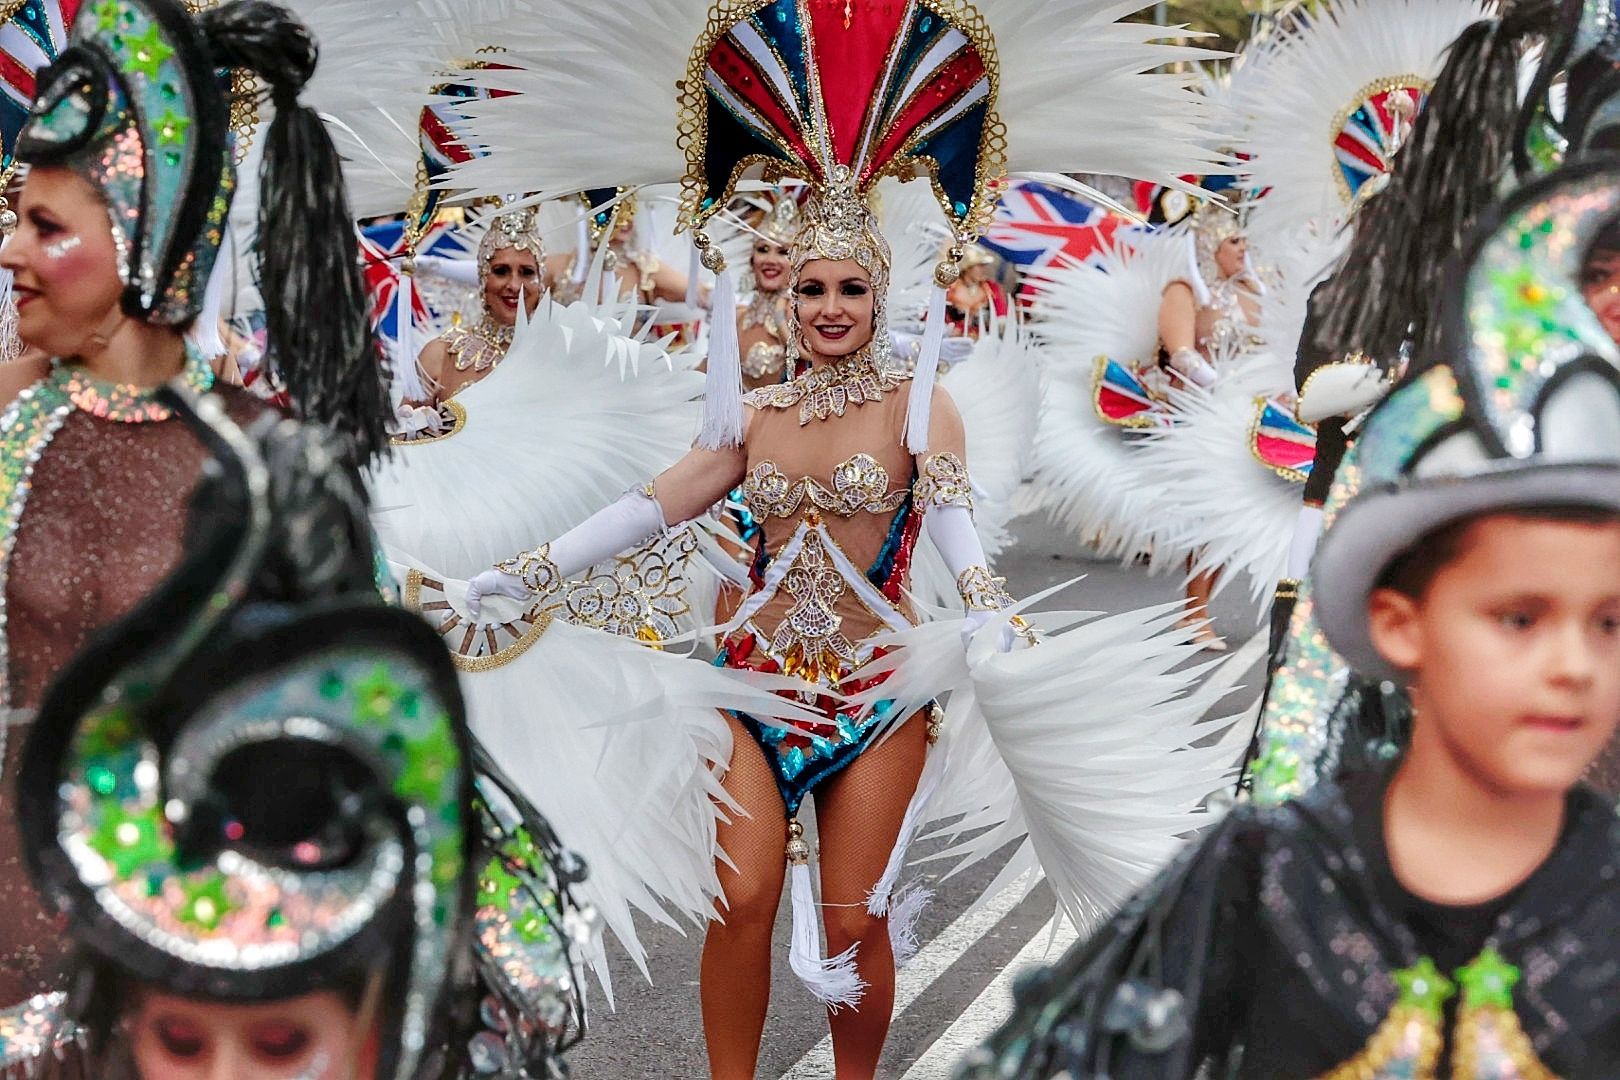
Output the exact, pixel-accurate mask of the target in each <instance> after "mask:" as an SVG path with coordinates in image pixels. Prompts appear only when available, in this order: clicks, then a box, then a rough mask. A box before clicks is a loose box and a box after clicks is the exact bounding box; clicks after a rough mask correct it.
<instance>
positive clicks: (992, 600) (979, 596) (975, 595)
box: [956, 566, 1013, 611]
mask: <svg viewBox="0 0 1620 1080" xmlns="http://www.w3.org/2000/svg"><path fill="white" fill-rule="evenodd" d="M956 591H957V592H958V593H960V594H961V596H962V603H963V605H964V606H965V607H966V608H967V609H968V610H969V611H1000V610H1001V609H1002V608H1004V607H1010V606H1011V605H1012V602H1013V598H1012V596H1011V595H1010V594H1009V593H1008V592H1007V579H1006V578H998V577H995V576H993V575H992V574H991V573H990V571H989V570H987V569H985V568H984V567H982V566H970V567H968V568H967V569H966V570H964V571H962V572H961V573H960V574H958V575H957V576H956Z"/></svg>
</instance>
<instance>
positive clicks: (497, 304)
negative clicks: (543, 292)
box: [484, 248, 540, 326]
mask: <svg viewBox="0 0 1620 1080" xmlns="http://www.w3.org/2000/svg"><path fill="white" fill-rule="evenodd" d="M520 296H522V297H524V298H525V301H526V305H527V307H528V313H529V314H530V315H533V314H534V309H535V308H537V307H539V306H540V264H539V263H538V262H536V261H535V258H534V256H533V255H531V254H530V253H529V252H527V251H519V250H518V249H517V248H501V249H499V250H498V251H496V252H495V254H493V255H491V256H490V258H489V271H488V272H487V273H486V274H485V275H484V306H485V307H487V308H489V312H490V315H491V316H493V317H494V319H495V321H496V322H497V323H499V324H500V325H502V326H511V325H513V324H514V323H516V322H517V306H518V297H520Z"/></svg>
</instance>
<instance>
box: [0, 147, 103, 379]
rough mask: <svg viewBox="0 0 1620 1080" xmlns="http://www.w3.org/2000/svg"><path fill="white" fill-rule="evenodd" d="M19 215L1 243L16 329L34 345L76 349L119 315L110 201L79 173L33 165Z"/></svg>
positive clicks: (67, 352) (60, 352) (0, 260)
mask: <svg viewBox="0 0 1620 1080" xmlns="http://www.w3.org/2000/svg"><path fill="white" fill-rule="evenodd" d="M17 216H18V224H17V231H16V232H15V233H14V234H13V235H12V236H11V237H10V239H8V240H7V241H6V242H5V245H4V247H0V266H3V267H5V268H6V269H8V270H10V271H11V272H12V273H13V274H14V275H16V276H15V281H14V283H13V286H12V289H13V294H12V295H13V296H14V297H15V299H16V303H17V332H18V334H19V335H20V336H21V338H22V340H23V343H24V344H26V345H28V346H30V347H32V348H36V349H39V350H41V351H43V352H45V353H47V354H49V355H51V356H73V355H75V354H76V353H77V352H78V350H79V349H80V348H81V347H82V346H83V345H84V342H85V339H86V338H88V337H89V336H90V335H91V334H92V333H95V332H97V331H98V330H103V329H104V328H106V326H107V324H108V322H109V320H116V317H117V316H118V314H119V309H118V302H119V297H120V296H121V295H122V293H123V291H124V283H123V281H122V280H120V279H119V276H118V250H117V247H116V246H115V245H114V243H113V234H112V226H111V224H110V223H109V221H108V218H107V204H106V203H105V202H104V201H102V198H101V195H100V193H98V192H97V191H96V189H95V188H93V187H91V186H90V184H89V182H88V181H86V180H84V179H83V178H82V177H80V176H79V175H78V174H77V173H74V172H73V171H71V170H69V169H63V168H36V169H34V170H32V171H31V172H30V173H29V176H28V183H27V184H26V185H25V186H24V187H23V192H22V198H21V200H20V201H19V203H18V206H17Z"/></svg>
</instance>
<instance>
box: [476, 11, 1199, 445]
mask: <svg viewBox="0 0 1620 1080" xmlns="http://www.w3.org/2000/svg"><path fill="white" fill-rule="evenodd" d="M1135 6H1145V5H1136V4H1132V3H1126V4H1123V5H1121V4H1119V3H1115V2H1112V0H997V2H994V3H988V2H987V3H983V4H980V5H978V6H975V5H972V4H969V3H966V2H965V0H901V2H895V3H877V2H873V0H850V2H849V3H847V4H846V3H841V2H840V3H830V2H826V0H726V2H723V3H720V4H718V5H716V6H714V7H713V8H711V9H709V10H708V12H707V17H704V12H703V11H702V10H701V9H700V8H696V7H694V6H693V5H691V4H689V3H680V2H678V0H651V2H648V0H558V2H556V3H554V4H552V5H551V6H549V7H548V8H547V18H546V21H545V25H544V27H543V28H536V29H533V30H529V29H526V28H524V27H512V28H511V32H509V33H503V38H502V40H503V44H504V46H505V48H506V50H507V51H506V53H505V54H504V56H503V59H504V60H505V62H507V63H510V64H512V65H513V66H514V67H517V68H520V69H522V70H521V71H518V72H510V73H508V72H502V73H501V78H500V80H499V83H500V85H502V86H504V87H506V88H509V89H512V90H516V91H519V92H520V93H522V94H523V96H524V105H523V107H522V108H521V109H517V108H514V107H513V106H514V103H513V102H512V101H496V100H489V101H478V102H470V103H469V104H468V105H467V106H466V112H467V115H468V117H469V124H468V130H469V132H470V133H471V134H472V135H473V137H475V138H477V139H478V140H479V141H480V142H482V143H484V144H487V145H490V146H495V147H498V148H499V152H498V153H496V154H494V155H492V156H491V157H489V158H485V159H482V160H479V161H474V162H467V163H465V164H463V165H461V166H458V167H457V168H456V169H454V170H452V173H451V176H450V177H449V178H448V180H447V182H448V183H453V184H455V185H457V186H460V187H464V188H467V189H470V190H471V191H472V192H473V193H474V194H499V193H500V192H502V191H509V190H520V189H524V188H535V189H538V190H540V191H543V192H545V193H546V194H547V195H553V196H556V195H563V194H567V193H569V192H573V191H579V190H582V189H585V188H589V187H598V186H603V185H609V184H612V185H621V184H625V185H640V184H651V183H661V182H668V181H670V180H672V179H675V178H684V185H683V191H684V195H685V200H686V203H685V206H686V220H685V222H684V224H685V225H686V226H687V227H689V228H692V229H693V230H694V231H695V232H696V233H698V236H697V238H696V240H697V242H698V243H699V244H700V245H701V244H703V243H704V240H705V235H704V233H703V227H704V225H705V224H706V223H707V222H708V220H709V219H710V217H711V216H712V215H714V214H715V213H717V212H719V211H720V210H721V209H722V208H724V206H725V205H726V203H727V201H728V198H729V196H730V195H731V194H732V193H733V192H734V191H735V189H736V185H737V184H738V182H739V181H741V180H742V179H744V178H745V177H748V176H752V175H754V174H761V175H763V176H764V178H765V179H766V180H767V181H768V180H770V179H772V178H773V176H788V175H791V176H797V177H800V178H803V179H804V180H806V181H808V182H809V183H811V184H812V185H813V186H815V187H816V188H817V189H818V198H817V200H816V201H817V203H818V208H817V210H816V211H815V213H814V214H811V213H810V212H809V210H810V208H809V207H806V211H807V217H814V218H815V219H816V220H817V221H818V222H819V226H818V228H817V232H818V233H819V235H820V236H821V238H822V240H823V241H825V242H826V243H827V244H830V245H831V246H830V247H828V250H844V249H845V247H846V246H849V248H850V250H856V249H858V248H859V247H860V246H861V237H863V236H865V237H868V238H870V237H871V236H873V235H875V233H874V231H873V230H870V229H869V228H868V222H867V220H866V216H865V215H866V209H865V206H864V204H862V203H861V202H860V200H861V198H862V197H863V196H864V195H866V194H867V193H869V192H870V191H871V189H872V186H873V185H874V184H876V182H877V181H878V180H879V179H880V178H881V177H882V176H885V175H898V176H901V177H903V178H912V177H926V178H927V180H928V182H929V183H930V184H931V186H932V187H933V190H934V192H935V195H936V196H937V198H938V201H939V204H940V208H941V209H942V210H943V211H944V213H945V216H946V218H947V220H948V221H949V222H950V224H951V229H952V232H953V233H954V234H955V236H956V239H957V243H958V244H961V243H966V242H968V241H971V240H972V239H973V238H974V237H975V236H976V235H977V233H978V231H979V230H980V229H981V228H983V227H984V225H985V224H986V223H987V221H988V217H989V214H990V212H991V209H992V207H993V206H994V203H995V199H996V195H997V194H998V192H999V190H1000V182H1001V178H1002V177H1003V175H1005V172H1006V170H1008V169H1013V170H1017V171H1021V172H1041V173H1045V172H1057V171H1076V172H1100V173H1117V174H1121V175H1130V176H1138V177H1143V178H1148V179H1154V180H1160V181H1163V182H1166V183H1172V184H1181V183H1182V182H1181V181H1180V180H1178V179H1177V178H1178V177H1179V176H1180V175H1181V174H1183V173H1187V172H1199V173H1202V172H1206V171H1210V170H1209V166H1211V165H1212V164H1213V163H1214V160H1215V157H1216V155H1214V154H1213V153H1211V152H1210V151H1209V150H1208V149H1207V148H1208V146H1209V145H1210V144H1211V142H1212V141H1215V140H1212V139H1211V138H1210V136H1209V134H1208V133H1207V132H1206V131H1205V129H1204V125H1205V123H1206V112H1205V109H1204V107H1203V106H1202V104H1201V103H1200V102H1199V101H1198V100H1197V99H1196V97H1195V96H1194V95H1192V94H1191V93H1190V92H1189V91H1188V84H1189V77H1188V76H1185V75H1178V74H1166V73H1162V72H1157V71H1156V70H1155V69H1159V68H1160V67H1161V66H1162V65H1167V64H1170V63H1173V62H1176V61H1180V60H1188V59H1196V58H1199V57H1201V56H1204V55H1206V54H1205V53H1204V52H1203V51H1202V50H1198V49H1188V48H1180V47H1174V46H1166V45H1160V44H1156V43H1155V40H1154V39H1155V35H1156V34H1157V33H1158V31H1157V30H1155V28H1154V27H1152V26H1148V25H1141V24H1129V23H1117V22H1116V20H1117V19H1118V18H1119V17H1120V16H1121V15H1123V14H1125V13H1126V11H1128V10H1129V9H1131V8H1133V7H1135ZM694 40H695V41H696V42H697V46H696V48H693V49H690V50H688V49H686V48H685V47H684V46H683V45H681V44H680V43H684V42H692V41H694ZM672 46H674V47H672ZM675 47H679V51H678V52H677V51H676V48H675ZM823 72H826V73H829V77H828V78H825V79H824V78H823V77H822V73H823ZM834 72H836V77H835V78H834V77H831V76H830V73H834ZM473 77H474V79H475V80H476V81H480V82H482V83H485V84H487V85H492V86H493V85H496V82H495V81H494V80H493V79H492V78H491V77H490V76H487V75H480V74H479V73H474V75H473ZM605 80H611V82H612V86H613V92H612V93H611V94H607V95H603V94H602V93H601V92H600V88H601V86H602V85H603V83H604V81H605ZM671 85H678V86H679V93H678V98H677V100H675V101H672V100H671V97H670V95H669V90H668V87H669V86H671ZM1125 102H1128V103H1129V107H1128V108H1122V107H1121V104H1122V103H1125ZM602 130H611V131H613V132H614V138H612V139H602V138H600V132H601V131H602ZM672 131H675V132H677V133H678V137H677V138H676V139H674V140H672V139H671V137H670V133H671V132H672ZM660 147H663V148H665V149H664V150H663V151H660V149H659V148H660ZM525 150H530V151H532V152H529V153H525V152H522V151H525ZM1183 186H1185V185H1183ZM818 242H819V241H818ZM871 246H872V249H873V250H874V251H876V250H878V249H877V247H876V245H875V244H873V245H871ZM709 250H710V251H711V252H712V254H709V255H708V256H707V257H708V260H709V265H710V267H711V268H713V267H714V266H717V265H719V263H720V258H721V257H720V256H719V254H718V251H717V250H715V249H714V248H713V245H709ZM946 266H947V269H944V270H942V273H941V276H942V277H945V278H948V277H949V276H950V274H951V273H953V272H954V271H955V263H954V259H950V260H947V264H946ZM729 278H730V275H729V274H721V275H720V280H719V283H718V286H717V289H716V293H715V307H716V310H724V309H725V304H726V301H727V300H728V299H729V298H730V296H729V294H730V293H731V291H732V289H733V287H732V286H731V285H730V282H729ZM940 293H941V295H940V296H939V297H938V298H936V301H937V302H936V304H934V305H931V306H937V308H938V312H939V318H938V319H937V320H931V324H932V325H934V326H936V327H937V328H938V329H937V331H936V336H937V335H939V334H942V333H943V310H944V303H943V295H942V293H943V287H941V289H940ZM728 322H729V320H727V319H719V320H716V321H715V325H714V328H713V331H712V334H713V336H712V338H711V355H710V360H709V373H710V389H711V391H712V393H711V394H710V395H709V401H708V405H709V408H708V409H707V410H706V414H705V422H704V428H703V435H702V440H701V441H702V442H703V443H704V444H705V445H711V446H717V445H723V444H725V443H728V442H735V441H736V440H737V439H738V438H739V437H740V433H741V400H740V399H741V383H740V375H739V374H738V370H739V368H738V366H737V358H736V357H735V355H734V354H735V353H736V351H737V350H736V343H735V341H734V340H733V339H734V337H735V334H734V332H731V331H728V330H727V329H726V325H725V324H727V323H728ZM934 367H935V365H933V364H929V363H926V362H919V363H918V365H917V371H918V374H919V376H921V377H922V378H923V379H925V380H926V378H928V376H927V375H926V374H924V373H925V372H931V371H932V370H933V368H934ZM927 391H928V388H927V387H925V386H918V387H914V388H913V392H912V396H911V400H912V402H913V405H914V406H918V407H920V408H922V409H926V407H927V404H928V402H929V400H930V398H931V395H930V393H928V392H927ZM920 419H923V420H925V418H919V417H918V416H917V415H915V409H914V412H913V415H911V416H910V417H908V444H909V445H911V446H917V445H921V443H922V441H923V440H925V439H926V436H927V431H926V423H925V422H921V423H919V420H920Z"/></svg>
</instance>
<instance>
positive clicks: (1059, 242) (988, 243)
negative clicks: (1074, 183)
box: [979, 180, 1129, 274]
mask: <svg viewBox="0 0 1620 1080" xmlns="http://www.w3.org/2000/svg"><path fill="white" fill-rule="evenodd" d="M1127 224H1129V221H1128V220H1127V219H1126V218H1123V217H1120V216H1119V215H1118V214H1115V213H1111V212H1110V211H1108V210H1105V209H1103V208H1102V207H1100V206H1095V205H1093V204H1091V203H1089V202H1087V201H1086V200H1085V199H1082V198H1080V197H1079V196H1078V195H1075V194H1073V193H1071V192H1068V191H1064V190H1063V189H1062V188H1057V187H1053V186H1052V185H1051V184H1042V183H1038V182H1036V181H1033V180H1020V181H1015V182H1014V183H1013V185H1012V187H1011V188H1010V189H1009V190H1008V191H1007V193H1006V194H1005V195H1003V196H1002V197H1001V201H1000V202H998V203H997V204H996V212H995V216H994V217H993V218H992V219H991V222H990V228H988V229H986V230H985V233H984V236H983V237H981V238H980V240H979V242H980V243H981V244H983V245H984V246H985V247H987V248H989V249H990V250H991V251H994V252H995V253H996V254H997V255H1000V256H1001V257H1002V258H1003V259H1006V260H1007V261H1008V262H1010V263H1012V264H1013V265H1014V266H1016V267H1018V269H1019V271H1021V272H1023V273H1026V274H1027V273H1029V272H1031V271H1035V270H1040V269H1042V268H1044V267H1047V266H1050V265H1052V264H1053V263H1054V262H1058V261H1060V260H1064V261H1066V260H1068V259H1072V260H1074V261H1075V262H1082V263H1083V262H1088V261H1090V260H1091V259H1092V258H1093V257H1095V256H1097V255H1099V254H1101V253H1102V252H1104V251H1106V250H1108V248H1109V246H1110V245H1111V244H1112V243H1113V239H1114V234H1115V233H1117V232H1118V231H1119V229H1120V226H1122V225H1127Z"/></svg>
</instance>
